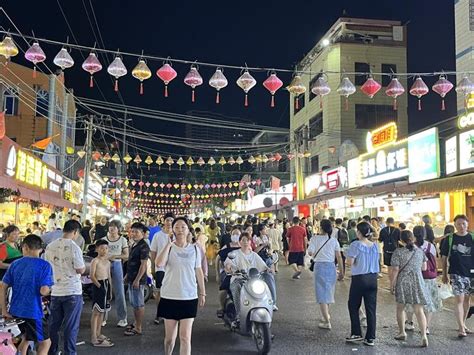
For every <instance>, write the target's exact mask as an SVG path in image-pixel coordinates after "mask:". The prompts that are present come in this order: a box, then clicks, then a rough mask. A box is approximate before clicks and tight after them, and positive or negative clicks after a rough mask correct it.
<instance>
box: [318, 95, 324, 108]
mask: <svg viewBox="0 0 474 355" xmlns="http://www.w3.org/2000/svg"><path fill="white" fill-rule="evenodd" d="M319 108H323V98H322V97H320V98H319Z"/></svg>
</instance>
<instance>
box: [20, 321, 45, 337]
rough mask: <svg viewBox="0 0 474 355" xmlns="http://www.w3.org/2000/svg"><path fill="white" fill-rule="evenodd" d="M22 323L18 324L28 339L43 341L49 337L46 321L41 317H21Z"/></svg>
mask: <svg viewBox="0 0 474 355" xmlns="http://www.w3.org/2000/svg"><path fill="white" fill-rule="evenodd" d="M21 320H23V321H24V323H21V324H19V325H18V327H19V328H20V331H21V333H22V334H23V335H25V337H26V340H28V341H35V342H36V341H45V340H48V339H49V327H48V321H47V320H46V319H45V318H42V319H30V318H21Z"/></svg>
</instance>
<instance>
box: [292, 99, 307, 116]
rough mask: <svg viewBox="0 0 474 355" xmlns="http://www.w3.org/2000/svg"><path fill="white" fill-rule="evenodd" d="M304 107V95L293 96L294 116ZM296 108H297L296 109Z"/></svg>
mask: <svg viewBox="0 0 474 355" xmlns="http://www.w3.org/2000/svg"><path fill="white" fill-rule="evenodd" d="M296 100H298V105H296ZM305 105H306V95H305V94H301V95H300V96H295V97H294V98H293V107H294V112H295V115H296V114H297V113H298V112H300V111H301V109H302V108H303V107H304V106H305ZM296 107H298V108H296Z"/></svg>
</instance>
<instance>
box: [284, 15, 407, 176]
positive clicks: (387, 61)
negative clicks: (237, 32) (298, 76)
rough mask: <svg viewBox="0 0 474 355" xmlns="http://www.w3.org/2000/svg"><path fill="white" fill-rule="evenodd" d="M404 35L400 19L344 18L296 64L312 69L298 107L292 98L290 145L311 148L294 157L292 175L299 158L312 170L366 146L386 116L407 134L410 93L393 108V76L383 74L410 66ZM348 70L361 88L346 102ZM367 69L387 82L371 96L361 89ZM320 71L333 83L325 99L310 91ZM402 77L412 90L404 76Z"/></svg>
mask: <svg viewBox="0 0 474 355" xmlns="http://www.w3.org/2000/svg"><path fill="white" fill-rule="evenodd" d="M406 37H407V33H406V27H405V26H404V25H402V24H401V22H400V21H385V20H369V19H357V18H340V19H339V20H337V21H336V23H335V24H334V25H333V26H332V27H331V28H330V29H329V31H327V33H326V34H325V35H324V37H323V38H322V39H321V40H320V41H319V42H318V43H317V44H316V46H315V47H314V48H313V49H311V50H310V52H309V53H308V54H307V55H306V56H305V57H304V58H303V60H302V61H301V62H300V63H299V64H298V70H301V71H302V72H304V73H308V72H311V73H312V75H311V76H310V75H308V74H304V75H303V76H302V79H303V83H304V84H305V86H306V87H307V88H308V90H307V91H306V93H305V94H304V95H301V97H300V98H299V109H298V110H296V109H295V107H296V105H295V104H294V101H293V100H294V98H293V97H291V98H290V100H291V105H290V107H291V109H290V132H291V133H290V140H291V145H292V149H294V150H296V151H299V152H303V151H306V152H307V155H306V158H300V159H294V160H293V164H292V167H291V171H292V176H293V179H294V178H295V175H294V173H295V162H298V161H299V163H300V164H301V166H300V169H302V170H301V171H302V173H303V175H309V174H311V173H314V172H317V171H320V170H321V168H322V167H335V166H337V165H339V164H341V163H343V162H344V160H346V158H348V157H346V156H347V154H346V151H347V150H349V151H351V150H352V151H354V150H355V151H356V152H355V153H357V150H358V151H359V152H360V153H362V152H364V151H365V140H366V134H367V132H368V131H369V130H371V129H373V128H375V127H379V126H381V125H383V124H385V123H387V122H391V121H395V122H396V123H397V126H398V136H399V137H404V136H406V135H407V131H408V122H407V121H408V115H407V95H402V96H400V97H399V98H398V109H397V110H394V107H393V106H394V105H393V99H392V98H390V97H388V96H387V95H385V92H384V91H385V89H386V87H387V86H388V84H389V83H390V81H391V77H390V76H388V75H381V74H382V73H387V74H390V73H393V74H394V75H396V73H397V72H400V73H405V72H406V71H407V50H406V48H407V41H406ZM344 72H346V73H348V74H347V76H348V77H349V79H350V80H351V81H352V83H354V85H355V86H356V88H357V91H356V93H355V94H353V95H351V96H350V97H349V99H348V105H347V107H346V100H345V98H344V97H341V96H340V95H339V94H338V93H337V92H336V89H337V87H338V86H339V83H340V80H341V77H343V76H345V75H344V74H340V73H344ZM355 73H364V74H362V75H356V74H355ZM368 73H373V74H374V75H373V78H374V79H375V80H377V81H378V82H379V83H381V84H382V86H383V87H382V89H381V91H380V92H379V93H378V94H377V95H375V96H374V97H373V98H369V97H368V96H366V95H365V94H364V93H363V92H361V91H360V87H361V86H362V84H363V83H364V82H365V81H366V80H367V77H368ZM320 75H325V77H326V79H327V81H328V83H329V86H330V87H331V89H332V91H331V93H330V94H329V95H327V96H325V97H324V98H322V100H321V98H320V97H317V96H315V95H314V94H313V93H312V92H311V87H312V85H313V83H314V82H315V81H316V80H317V79H318V78H319V76H320ZM399 80H400V82H401V84H402V85H403V86H404V87H405V89H406V90H408V88H407V81H406V78H405V77H400V78H399ZM344 142H345V143H344ZM343 143H344V144H343ZM355 147H357V149H355ZM347 148H351V149H347ZM308 156H309V157H308ZM349 158H350V157H349Z"/></svg>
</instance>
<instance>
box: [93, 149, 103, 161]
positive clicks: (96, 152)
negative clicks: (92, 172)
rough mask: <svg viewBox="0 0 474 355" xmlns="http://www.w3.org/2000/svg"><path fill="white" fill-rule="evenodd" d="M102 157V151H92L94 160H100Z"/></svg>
mask: <svg viewBox="0 0 474 355" xmlns="http://www.w3.org/2000/svg"><path fill="white" fill-rule="evenodd" d="M101 157H102V154H100V152H98V151H95V152H93V153H92V160H94V161H98V160H99V159H100V158H101Z"/></svg>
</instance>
